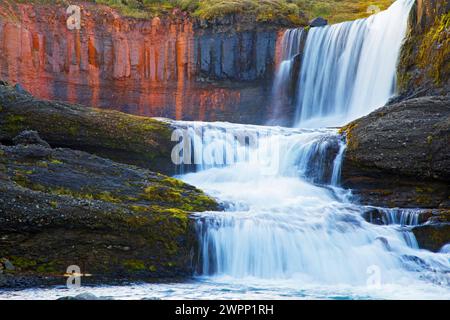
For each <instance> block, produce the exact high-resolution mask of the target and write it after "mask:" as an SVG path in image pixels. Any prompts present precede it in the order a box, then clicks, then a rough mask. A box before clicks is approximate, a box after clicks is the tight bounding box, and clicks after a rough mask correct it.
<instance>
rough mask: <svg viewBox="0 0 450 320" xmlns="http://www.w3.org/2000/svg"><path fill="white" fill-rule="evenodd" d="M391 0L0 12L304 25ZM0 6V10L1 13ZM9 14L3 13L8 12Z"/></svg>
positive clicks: (251, 0)
mask: <svg viewBox="0 0 450 320" xmlns="http://www.w3.org/2000/svg"><path fill="white" fill-rule="evenodd" d="M394 1H395V0H89V1H79V0H74V1H67V0H30V1H24V0H5V1H4V3H5V4H4V8H0V15H3V16H10V14H11V13H13V12H14V11H15V6H16V4H17V3H22V4H30V3H31V4H36V5H66V6H68V5H69V4H83V5H88V4H89V3H95V4H97V5H106V6H109V7H111V8H113V9H115V10H117V12H118V13H119V14H121V15H122V16H125V17H132V18H139V19H148V18H152V17H156V16H158V17H162V16H179V15H183V16H191V17H195V18H199V19H200V20H206V21H209V22H211V21H215V20H217V19H219V20H220V18H223V17H226V16H229V15H236V14H237V15H245V16H250V17H252V18H253V19H252V21H254V22H256V23H276V24H281V25H291V26H294V25H306V24H307V22H308V20H310V19H312V18H315V17H317V16H322V17H324V18H325V19H327V20H328V21H329V22H330V23H337V22H342V21H347V20H354V19H359V18H364V17H367V16H369V15H371V14H372V13H374V12H376V11H377V10H378V9H377V8H379V10H384V9H386V8H387V7H388V6H389V5H391V4H392V3H393V2H394ZM2 9H3V12H2ZM8 12H9V14H5V13H8Z"/></svg>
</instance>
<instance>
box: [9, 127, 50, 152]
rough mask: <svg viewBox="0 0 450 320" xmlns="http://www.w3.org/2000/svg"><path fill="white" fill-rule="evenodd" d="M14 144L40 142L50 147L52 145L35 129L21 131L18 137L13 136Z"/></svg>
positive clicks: (39, 143)
mask: <svg viewBox="0 0 450 320" xmlns="http://www.w3.org/2000/svg"><path fill="white" fill-rule="evenodd" d="M13 143H14V144H25V145H27V144H38V145H41V146H44V147H46V148H50V145H49V144H48V143H47V142H45V141H44V140H42V139H41V137H40V136H39V134H38V133H37V132H36V131H33V130H25V131H22V132H21V133H19V135H17V136H16V137H14V138H13Z"/></svg>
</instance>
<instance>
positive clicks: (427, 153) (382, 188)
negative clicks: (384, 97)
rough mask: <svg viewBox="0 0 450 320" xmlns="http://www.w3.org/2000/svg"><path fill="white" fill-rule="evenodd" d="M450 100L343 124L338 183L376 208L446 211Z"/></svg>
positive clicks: (411, 104) (403, 105) (417, 103)
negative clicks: (344, 139) (342, 148)
mask: <svg viewBox="0 0 450 320" xmlns="http://www.w3.org/2000/svg"><path fill="white" fill-rule="evenodd" d="M449 105H450V97H444V96H433V97H422V98H417V99H411V100H407V101H403V102H400V103H397V104H392V105H387V106H385V107H382V108H380V109H377V110H376V111H374V112H372V113H371V114H369V115H368V116H366V117H363V118H360V119H358V120H355V121H353V122H351V123H350V124H348V125H347V126H345V127H344V128H343V129H342V132H343V133H345V134H346V138H347V150H346V153H345V156H344V162H343V168H342V183H343V185H344V186H345V187H347V188H351V189H353V190H355V192H354V193H355V195H356V196H357V198H358V199H359V201H360V202H362V203H364V204H370V205H374V206H380V207H407V208H438V207H439V208H442V209H444V208H446V204H448V199H449V196H450V190H449V186H450V183H449V181H450V147H449V146H450V108H449V107H448V106H449Z"/></svg>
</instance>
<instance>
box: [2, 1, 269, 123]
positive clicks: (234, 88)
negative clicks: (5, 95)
mask: <svg viewBox="0 0 450 320" xmlns="http://www.w3.org/2000/svg"><path fill="white" fill-rule="evenodd" d="M81 14H82V23H81V30H72V31H71V30H68V29H67V27H66V19H67V15H66V13H65V8H64V7H59V6H55V5H47V6H45V5H40V6H33V5H27V4H17V5H16V6H15V8H11V7H8V6H7V5H6V6H3V5H2V7H0V55H1V57H2V59H1V61H0V78H2V79H5V80H8V81H10V82H12V83H21V84H22V85H23V87H24V88H25V89H26V90H28V91H30V92H31V93H32V94H34V95H35V96H38V97H40V98H47V99H58V100H63V101H68V102H76V103H81V104H85V105H93V106H98V107H101V108H111V109H118V110H121V111H125V112H129V113H133V114H139V115H146V116H162V117H169V118H177V119H188V120H192V119H195V120H228V121H239V122H253V123H258V122H259V123H260V122H263V121H264V120H265V119H263V117H264V115H265V112H262V111H265V110H267V108H268V104H269V103H270V99H268V98H267V97H268V95H270V85H271V81H270V78H271V77H272V74H273V69H274V61H275V47H276V41H277V35H278V32H277V31H276V30H274V29H273V27H268V26H266V27H261V26H258V25H257V24H255V26H254V27H253V29H248V28H243V29H242V30H238V27H237V26H234V25H229V26H222V27H220V26H214V28H212V27H211V28H201V26H200V24H198V22H196V20H194V19H190V18H188V17H185V16H183V15H176V16H167V17H164V18H154V19H151V20H143V19H131V18H124V17H121V16H120V15H118V14H117V13H116V12H115V11H114V10H112V9H110V8H108V7H104V6H98V5H94V4H86V5H83V6H82V10H81Z"/></svg>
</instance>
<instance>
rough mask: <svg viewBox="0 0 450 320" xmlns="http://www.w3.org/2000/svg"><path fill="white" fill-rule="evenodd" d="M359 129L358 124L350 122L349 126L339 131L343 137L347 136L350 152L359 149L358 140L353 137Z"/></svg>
mask: <svg viewBox="0 0 450 320" xmlns="http://www.w3.org/2000/svg"><path fill="white" fill-rule="evenodd" d="M357 127H358V123H357V122H355V121H353V122H350V123H349V124H348V125H346V126H344V127H341V128H340V129H339V134H341V135H343V134H345V136H346V140H347V149H348V150H354V149H356V148H358V144H359V143H358V140H357V139H356V138H355V137H354V135H353V130H354V129H355V128H357Z"/></svg>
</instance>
